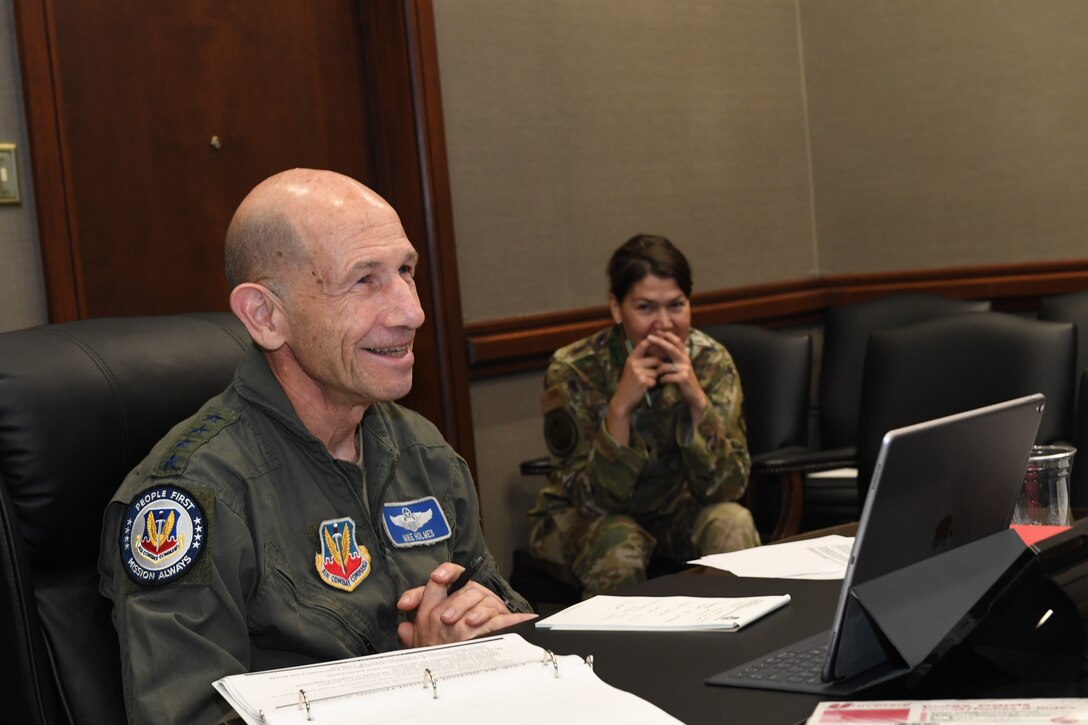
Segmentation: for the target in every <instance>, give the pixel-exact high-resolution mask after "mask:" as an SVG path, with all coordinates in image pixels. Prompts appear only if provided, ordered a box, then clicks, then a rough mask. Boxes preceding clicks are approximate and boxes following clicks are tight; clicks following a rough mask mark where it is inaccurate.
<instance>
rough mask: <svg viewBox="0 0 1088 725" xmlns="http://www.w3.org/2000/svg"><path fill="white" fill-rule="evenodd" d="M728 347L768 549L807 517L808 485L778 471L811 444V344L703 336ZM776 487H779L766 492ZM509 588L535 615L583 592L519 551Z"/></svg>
mask: <svg viewBox="0 0 1088 725" xmlns="http://www.w3.org/2000/svg"><path fill="white" fill-rule="evenodd" d="M702 329H703V331H704V332H706V333H707V334H709V335H711V336H712V337H714V338H715V339H716V340H718V341H719V342H721V343H722V344H723V345H725V347H726V349H728V350H729V352H730V354H731V355H732V356H733V361H734V362H735V363H736V365H737V371H738V372H739V373H740V379H741V385H742V387H743V390H744V401H745V402H744V411H745V416H746V422H747V426H748V447H749V450H750V452H751V453H752V481H753V483H752V484H750V486H749V489H750V498H749V500H748V501H747V503H748V504H749V505H750V506H752V507H753V515H754V516H755V518H756V522H757V525H759V526H760V531H761V534H762V536H763V538H764V540H765V541H770V540H773V539H777V538H781V537H783V536H789V535H791V534H793V533H796V532H797V529H798V524H799V522H800V516H801V509H800V503H801V490H802V479H801V474H800V473H799V472H798V469H796V468H793V467H791V468H790V469H789V470H787V471H784V472H783V471H780V470H779V468H778V460H777V459H776V456H778V455H780V454H782V453H784V452H786V453H788V452H793V451H796V450H801V449H803V446H804V445H805V444H806V443H807V441H808V411H809V402H810V401H809V392H810V386H811V377H812V372H811V368H812V339H811V338H810V337H809V336H808V335H788V334H783V333H779V332H773V331H770V330H765V329H763V328H760V327H756V326H754V325H739V324H723V325H714V326H711V327H707V328H702ZM551 466H552V464H551V460H550V459H549V458H547V457H541V458H533V459H530V460H527V461H523V462H522V463H521V466H520V470H521V474H522V475H523V476H546V475H548V473H549V472H550V471H551ZM772 481H774V482H775V483H776V484H777V485H765V483H770V482H772ZM673 570H675V567H670V566H669V564H668V563H666V562H662V561H657V560H655V561H653V562H651V567H650V571H649V573H650V574H651V575H653V574H659V573H668V572H669V571H673ZM510 583H511V584H512V585H513V586H514V588H515V589H517V590H518V591H519V592H521V594H522V595H523V596H525V597H526V598H527V599H528V600H529V601H530V603H532V604H533V606H534V607H537V608H539V607H540V605H541V604H542V603H558V604H567V603H571V602H576V601H578V599H579V592H578V591H577V590H576V589H575V588H573V587H571V586H569V585H568V584H567V583H565V582H561V581H559V580H557V579H555V577H553V576H552V575H551V574H550V573H548V572H547V571H546V570H545V568H544V567H542V566H540V565H538V564H536V563H535V562H534V561H533V559H532V557H531V556H530V554H529V551H528V549H527V548H524V547H521V548H518V549H515V551H514V565H513V571H512V573H511V576H510Z"/></svg>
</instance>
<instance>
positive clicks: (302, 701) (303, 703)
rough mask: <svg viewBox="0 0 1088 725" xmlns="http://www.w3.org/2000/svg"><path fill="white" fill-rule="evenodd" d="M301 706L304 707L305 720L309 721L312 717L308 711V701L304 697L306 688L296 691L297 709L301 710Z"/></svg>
mask: <svg viewBox="0 0 1088 725" xmlns="http://www.w3.org/2000/svg"><path fill="white" fill-rule="evenodd" d="M303 706H305V707H306V721H307V722H309V721H311V720H313V719H314V717H313V715H312V714H311V713H310V701H309V700H307V699H306V690H299V691H298V709H299V710H301V709H302V708H303Z"/></svg>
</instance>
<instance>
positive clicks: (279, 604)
mask: <svg viewBox="0 0 1088 725" xmlns="http://www.w3.org/2000/svg"><path fill="white" fill-rule="evenodd" d="M360 436H361V440H362V450H363V465H362V466H360V465H359V464H358V462H348V461H340V460H336V459H334V458H333V457H332V456H330V455H329V453H328V451H327V450H326V448H325V446H324V445H323V444H322V443H321V442H320V441H319V440H317V439H316V438H314V437H313V436H312V435H311V434H310V433H309V432H308V431H307V430H306V429H305V428H304V427H303V425H302V423H301V421H300V420H299V419H298V417H297V416H296V414H295V412H294V409H293V407H292V405H291V403H290V402H289V401H288V399H287V397H286V395H285V394H284V392H283V390H282V389H281V388H280V386H279V384H278V383H277V382H276V380H275V378H274V377H273V376H272V373H271V371H270V370H269V369H268V366H267V364H266V362H265V360H264V357H263V356H262V354H261V353H260V351H259V350H257V349H256V348H255V347H251V349H250V350H249V351H248V352H247V353H246V355H245V357H244V358H243V360H242V362H241V363H240V364H239V366H238V370H237V371H236V373H235V377H234V381H233V383H232V384H231V385H230V387H228V388H227V389H226V391H224V392H223V393H222V394H221V395H219V396H217V397H215V398H213V399H212V400H210V401H209V402H208V403H207V404H206V405H205V406H204V408H203V409H202V410H201V411H200V412H198V413H197V414H196V415H195V416H193V417H192V418H190V419H189V420H188V421H185V422H183V423H181V424H179V425H178V426H176V427H175V428H174V429H173V430H172V431H171V432H170V433H169V434H167V436H166V437H165V438H164V439H163V440H162V441H160V442H159V444H157V445H156V447H155V448H154V450H153V451H152V452H151V453H150V455H148V457H147V458H146V459H145V460H144V461H143V462H142V463H140V464H139V465H138V466H137V467H136V468H135V469H134V470H133V471H132V473H130V474H129V476H128V477H127V478H126V479H125V481H124V483H123V484H122V485H121V487H120V489H119V490H118V491H117V493H116V494H115V496H114V498H113V500H112V502H111V503H110V504H109V506H108V508H107V510H106V513H105V519H104V524H103V531H102V542H101V553H100V558H99V570H100V574H101V591H102V593H103V595H105V596H106V597H107V598H109V599H111V600H112V601H113V604H114V607H113V620H114V624H115V626H116V627H117V631H118V634H119V637H120V641H121V658H122V674H123V680H124V689H125V703H126V706H127V708H128V716H129V719H130V720H131V721H132V722H136V723H149V722H155V723H168V722H171V723H172V722H176V723H206V722H215V721H216V720H217V719H219V718H220V717H222V716H224V715H226V714H229V712H230V708H229V707H228V706H227V704H226V701H225V700H223V699H222V697H220V696H219V695H218V694H217V693H216V692H215V690H214V689H213V688H212V682H213V681H214V680H216V679H218V678H220V677H224V676H226V675H232V674H236V673H241V672H247V671H258V670H265V669H272V668H278V667H285V666H293V665H300V664H306V663H312V662H321V661H328V660H334V659H341V658H348V657H355V656H359V655H365V654H370V653H374V652H382V651H387V650H392V649H397V648H399V647H401V644H400V641H399V639H398V637H397V625H398V623H399V622H401V621H403V620H404V619H405V615H403V614H402V613H400V612H398V610H397V609H396V602H397V600H398V598H399V597H400V596H401V594H402V593H403V592H404V591H405V590H407V589H409V588H412V587H416V586H420V585H422V584H424V583H425V582H426V581H427V577H428V575H429V574H430V573H431V571H433V570H434V568H435V567H436V566H438V565H439V564H441V563H442V562H446V561H454V562H457V563H459V564H462V565H464V564H467V563H468V562H469V561H470V560H471V559H472V558H473V557H474V556H475V555H476V554H477V553H480V552H484V553H486V563H485V565H484V566H483V568H482V569H481V571H480V573H479V574H477V575H476V577H475V578H476V579H477V580H478V581H481V582H484V583H485V584H486V585H487V586H489V587H490V588H492V589H493V590H494V591H495V592H496V593H498V594H499V595H500V596H501V597H502V598H503V599H505V600H506V601H507V603H508V605H509V606H511V607H512V608H513V609H514V610H516V611H528V610H529V607H528V605H527V604H526V603H525V601H524V600H523V599H522V598H521V597H520V596H519V595H518V594H517V593H516V592H514V591H513V590H512V589H511V588H510V586H509V584H508V583H507V582H506V581H505V579H504V578H503V577H502V576H501V575H500V573H499V571H498V569H497V567H496V564H495V561H494V558H493V557H492V556H491V554H490V552H488V551H487V546H486V543H485V542H484V537H483V534H482V532H481V529H480V518H479V507H478V502H477V498H476V491H475V488H474V486H473V482H472V478H471V475H470V473H469V471H468V467H467V466H466V465H465V462H464V460H463V459H462V458H461V457H460V456H459V455H457V453H455V452H454V451H453V450H452V449H451V448H450V447H449V445H448V444H447V443H446V441H445V440H444V439H443V438H442V435H441V434H440V433H439V432H438V430H437V429H435V427H434V426H433V425H432V424H431V423H429V422H428V421H427V420H425V419H424V418H423V417H421V416H419V415H418V414H416V413H413V412H412V411H410V410H407V409H405V408H402V407H400V406H398V405H396V404H394V403H375V404H373V405H371V406H370V408H368V410H367V412H366V415H365V416H364V417H363V421H362V424H361V426H360ZM152 487H157V488H155V489H154V490H156V491H158V490H168V491H170V492H172V495H174V494H176V493H177V491H183V492H184V494H186V495H189V496H191V497H192V499H194V500H195V501H196V502H198V504H199V510H198V509H197V508H192V509H191V511H194V512H197V513H199V514H200V515H199V516H194V517H193V518H194V520H196V519H199V522H198V524H196V525H194V526H193V527H192V532H196V533H198V534H199V535H197V537H196V539H193V538H190V539H189V542H191V543H190V544H189V546H190V548H189V554H190V556H189V557H188V559H190V561H186V562H185V563H183V564H181V565H180V566H182V567H187V568H185V569H184V571H183V572H182V573H181V574H180V575H178V574H177V573H176V570H175V569H170V570H168V572H173V573H172V574H171V576H176V578H174V579H173V580H171V581H169V582H168V583H164V584H162V585H149V584H147V583H146V582H144V583H137V581H135V580H134V579H133V578H130V576H129V575H127V574H126V570H127V569H128V570H131V571H134V572H137V573H141V574H142V575H143V576H145V577H149V575H148V574H147V572H145V571H144V570H143V569H142V568H141V567H139V566H135V565H130V564H128V563H127V561H128V560H127V559H126V558H125V544H124V541H125V537H126V534H128V533H129V531H130V528H131V527H132V525H133V519H137V520H138V521H137V525H138V526H139V525H142V518H141V517H143V516H144V515H145V514H144V512H145V511H151V507H149V508H147V509H143V510H141V512H140V514H139V515H138V516H134V515H132V511H131V509H130V502H133V504H132V505H133V506H135V505H136V503H135V502H136V501H138V500H140V493H141V492H143V491H145V490H148V489H149V488H152ZM431 496H433V497H434V499H435V500H436V502H437V505H438V506H440V507H441V515H439V514H438V513H437V511H435V512H434V513H433V515H434V519H435V521H434V522H432V524H433V523H435V522H437V523H438V525H439V528H438V530H439V531H441V530H442V529H441V525H442V524H443V523H446V524H448V528H447V529H446V531H448V533H449V536H448V538H444V539H443V540H439V541H411V542H409V543H408V544H405V542H404V540H401V541H400V542H399V547H400V548H398V542H395V541H394V539H393V534H392V533H391V531H392V530H393V529H391V528H390V526H391V525H390V523H389V521H388V520H385V519H383V512H386V511H387V509H386V507H389V508H388V511H391V512H394V513H395V512H399V511H402V510H405V509H404V507H403V506H402V504H403V503H404V502H408V503H409V504H410V503H411V502H415V501H419V500H422V499H425V498H426V497H431ZM145 498H146V497H145ZM147 516H148V517H149V523H148V530H151V528H152V527H151V523H150V518H151V517H153V516H154V512H151V513H148V514H147ZM443 517H444V519H445V522H442V521H440V520H439V519H441V518H443ZM164 518H165V516H162V517H160V518H159V521H160V525H161V523H162V519H164ZM345 518H347V519H350V520H351V521H353V522H354V525H355V530H354V539H355V543H356V544H357V550H358V551H357V552H356V551H355V549H353V550H352V552H351V553H352V554H353V555H354V556H355V559H353V561H354V562H355V566H359V565H360V562H361V561H362V559H361V558H360V556H359V555H360V554H361V555H362V556H363V558H367V557H368V558H369V561H367V562H366V565H365V566H364V567H362V568H360V569H358V570H356V573H355V576H356V581H355V583H354V588H353V589H352V590H350V591H349V590H347V589H343V588H336V587H334V586H333V585H330V584H328V583H326V581H325V580H323V575H321V573H320V572H321V569H322V567H323V566H324V564H323V554H322V551H323V549H322V541H323V540H324V539H326V538H327V537H326V536H324V535H323V533H324V530H323V528H322V525H323V524H324V523H327V522H329V521H333V520H340V519H345ZM337 525H338V526H339V527H340V528H338V529H336V531H337V532H343V531H346V528H345V527H344V525H343V523H342V522H340V523H339V524H337ZM170 527H176V524H175V520H174V517H173V516H171V517H170V521H169V525H168V526H167V530H169V529H170ZM429 530H432V531H433V530H434V527H433V526H432V528H431V529H429ZM160 531H161V530H160ZM319 532H321V533H319ZM177 535H178V536H180V534H177ZM190 536H192V534H190ZM157 538H158V539H159V542H158V543H162V542H164V541H165V540H166V538H167V537H166V536H165V535H162V536H159V537H157ZM347 538H350V537H347V536H345V539H347ZM119 541H120V542H121V543H119ZM196 541H199V543H202V544H203V548H202V549H200V551H201V552H202V553H200V554H197V553H196V551H197V549H198V548H199V547H198V546H197V545H196V544H195V543H192V542H196ZM336 541H337V542H341V541H342V539H340V538H339V537H338V538H337V539H336ZM171 543H172V542H171ZM335 548H336V549H337V553H336V554H334V555H332V556H337V557H338V556H339V555H340V547H339V546H337V547H335ZM347 548H348V547H347V544H346V543H345V545H344V551H346V550H347ZM326 553H328V552H326ZM329 561H331V558H330V559H329ZM362 573H365V577H363V578H361V579H360V578H358V577H359V574H362Z"/></svg>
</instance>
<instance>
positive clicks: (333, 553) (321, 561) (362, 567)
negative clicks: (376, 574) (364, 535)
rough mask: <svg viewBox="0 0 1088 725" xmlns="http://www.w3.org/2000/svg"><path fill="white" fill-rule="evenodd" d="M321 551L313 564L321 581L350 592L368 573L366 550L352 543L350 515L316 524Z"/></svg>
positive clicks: (353, 533) (352, 530) (352, 531)
mask: <svg viewBox="0 0 1088 725" xmlns="http://www.w3.org/2000/svg"><path fill="white" fill-rule="evenodd" d="M317 536H318V538H319V539H320V540H321V553H319V554H318V555H317V558H316V559H315V560H314V564H315V565H316V566H317V574H318V576H320V577H321V581H323V582H325V583H326V584H328V585H329V586H330V587H335V588H337V589H343V590H344V591H348V592H350V591H354V590H355V587H357V586H359V583H360V582H361V581H363V579H366V578H367V576H369V575H370V552H369V551H367V550H366V547H365V546H359V545H358V544H357V543H356V542H355V521H353V520H352V519H351V518H350V517H344V518H342V519H330V520H328V521H322V522H321V526H320V527H318V532H317Z"/></svg>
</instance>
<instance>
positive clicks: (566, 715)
mask: <svg viewBox="0 0 1088 725" xmlns="http://www.w3.org/2000/svg"><path fill="white" fill-rule="evenodd" d="M592 665H593V663H592V657H588V658H586V659H585V660H583V659H582V658H581V657H578V656H575V655H562V656H561V655H556V654H554V653H552V652H550V651H548V650H545V649H543V648H541V647H537V646H535V645H532V644H529V643H528V642H526V641H525V640H524V639H523V638H522V637H520V636H519V635H516V634H507V635H502V636H498V637H488V638H484V639H478V640H471V641H468V642H459V643H456V644H448V645H438V646H435V647H422V648H418V649H410V650H401V651H397V652H389V653H385V654H378V655H371V656H368V657H358V658H354V659H349V660H339V661H336V662H328V663H323V664H319V665H308V666H303V667H292V668H286V669H282V670H270V671H267V672H252V673H246V674H240V675H232V676H230V677H224V678H223V679H220V680H217V681H216V682H215V683H214V687H215V689H216V690H217V691H218V692H219V693H220V694H221V695H222V696H223V697H224V698H225V699H226V700H227V701H228V702H229V703H230V704H231V706H232V707H233V708H234V710H235V712H237V713H238V715H239V716H241V717H242V719H244V720H245V721H246V722H247V723H249V725H277V724H281V723H282V724H296V725H301V724H305V723H316V724H317V725H333V724H336V723H358V722H360V721H361V720H364V719H365V721H366V722H387V721H399V720H401V719H404V718H406V717H411V718H412V719H417V718H418V719H421V720H422V721H425V722H437V721H441V722H442V723H443V725H447V724H451V723H460V722H465V723H470V722H471V723H488V722H494V723H500V722H502V723H507V722H519V723H537V722H539V723H554V722H562V721H564V719H565V720H567V721H571V722H575V721H579V720H580V719H582V718H584V717H585V715H586V713H587V712H592V713H593V719H594V722H595V723H600V722H604V723H617V724H618V723H663V724H664V723H668V724H670V725H672V724H675V723H679V722H680V721H679V720H677V719H675V718H673V717H672V716H670V715H669V714H667V713H666V712H664V711H663V710H660V709H659V708H657V707H656V706H654V705H652V704H650V703H649V702H646V701H645V700H642V699H640V698H638V697H636V696H635V695H632V694H630V693H627V692H624V691H622V690H618V689H616V688H614V687H612V686H611V685H608V684H606V683H605V682H603V681H602V680H601V679H600V678H598V677H597V676H596V675H595V674H594V673H593V666H592Z"/></svg>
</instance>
